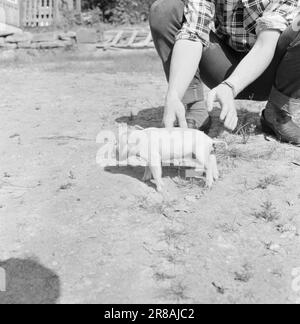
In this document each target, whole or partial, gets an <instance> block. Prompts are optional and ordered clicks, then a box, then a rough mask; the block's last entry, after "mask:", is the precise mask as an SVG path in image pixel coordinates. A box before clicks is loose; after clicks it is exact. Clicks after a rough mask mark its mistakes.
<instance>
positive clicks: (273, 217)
mask: <svg viewBox="0 0 300 324" xmlns="http://www.w3.org/2000/svg"><path fill="white" fill-rule="evenodd" d="M254 216H255V217H256V218H257V219H260V220H263V221H265V222H267V223H272V222H274V221H277V220H278V219H279V218H280V214H279V212H278V211H277V210H276V208H275V207H274V205H273V203H272V202H270V201H265V202H264V203H262V204H261V210H260V211H256V212H255V213H254Z"/></svg>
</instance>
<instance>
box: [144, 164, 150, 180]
mask: <svg viewBox="0 0 300 324" xmlns="http://www.w3.org/2000/svg"><path fill="white" fill-rule="evenodd" d="M151 179H152V172H151V170H150V168H149V166H146V168H145V174H144V177H143V181H144V182H147V181H150V180H151Z"/></svg>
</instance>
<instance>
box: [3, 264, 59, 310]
mask: <svg viewBox="0 0 300 324" xmlns="http://www.w3.org/2000/svg"><path fill="white" fill-rule="evenodd" d="M0 269H1V271H2V281H3V273H5V277H6V278H5V279H6V280H5V281H6V285H5V286H6V291H5V292H1V291H0V304H1V305H3V304H35V305H36V304H56V303H57V301H58V298H59V296H60V280H59V277H58V276H57V275H56V274H55V273H54V272H53V271H51V270H49V269H47V268H45V267H44V266H42V265H41V264H40V263H39V262H38V261H37V260H35V259H24V260H22V259H9V260H7V261H0ZM3 270H4V271H3ZM2 286H3V282H2Z"/></svg>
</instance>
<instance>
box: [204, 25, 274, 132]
mask: <svg viewBox="0 0 300 324" xmlns="http://www.w3.org/2000/svg"><path fill="white" fill-rule="evenodd" d="M279 37H280V31H277V30H265V31H262V32H261V33H260V34H259V36H258V39H257V41H256V44H255V45H254V47H253V48H252V50H251V51H250V52H249V54H248V55H247V56H246V57H245V58H244V59H243V60H242V62H241V63H240V64H239V65H238V67H237V68H236V70H235V71H234V72H233V74H232V75H231V76H230V77H229V78H228V79H227V80H226V81H228V82H229V83H230V84H231V85H233V87H234V90H235V91H234V92H233V91H232V89H230V87H229V86H227V85H224V84H221V85H219V86H218V87H216V88H215V89H213V90H211V91H210V92H209V94H208V98H207V106H208V110H209V111H212V110H213V105H214V102H215V101H218V102H219V103H220V104H221V108H222V112H221V116H220V119H221V120H222V121H225V123H224V124H225V127H227V128H228V129H231V130H234V129H235V128H236V126H237V122H238V118H237V111H236V108H235V103H234V99H235V96H237V95H238V94H239V93H240V92H242V91H243V90H244V89H245V88H246V87H247V86H249V85H250V84H251V83H252V82H254V81H255V80H256V79H257V78H258V77H260V76H261V75H262V74H263V73H264V72H265V70H266V69H267V68H268V66H269V65H270V64H271V62H272V60H273V57H274V54H275V51H276V46H277V43H278V39H279Z"/></svg>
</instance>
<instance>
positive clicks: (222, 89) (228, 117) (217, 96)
mask: <svg viewBox="0 0 300 324" xmlns="http://www.w3.org/2000/svg"><path fill="white" fill-rule="evenodd" d="M215 102H219V103H220V105H221V109H222V112H221V116H220V119H221V121H222V122H224V125H225V127H226V128H228V129H230V130H235V129H236V127H237V124H238V116H237V110H236V107H235V102H234V95H233V91H232V89H230V87H228V86H227V85H225V84H221V85H219V86H218V87H216V88H214V89H212V90H211V91H210V92H209V93H208V96H207V109H208V111H209V112H211V111H212V110H213V108H214V103H215Z"/></svg>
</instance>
